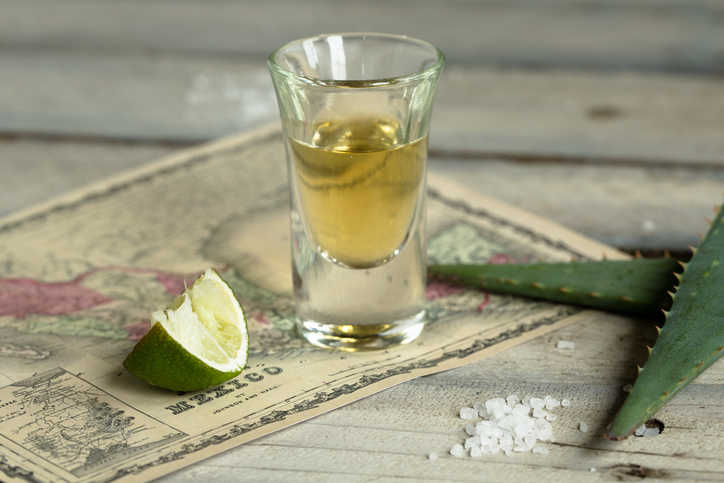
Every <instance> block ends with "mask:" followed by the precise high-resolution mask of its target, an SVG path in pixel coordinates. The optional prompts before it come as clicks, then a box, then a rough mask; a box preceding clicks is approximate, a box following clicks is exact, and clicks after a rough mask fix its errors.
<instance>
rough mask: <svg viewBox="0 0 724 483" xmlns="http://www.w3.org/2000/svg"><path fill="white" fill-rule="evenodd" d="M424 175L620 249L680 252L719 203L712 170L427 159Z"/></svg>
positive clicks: (723, 174)
mask: <svg viewBox="0 0 724 483" xmlns="http://www.w3.org/2000/svg"><path fill="white" fill-rule="evenodd" d="M722 132H724V131H722ZM430 169H433V170H435V171H437V172H439V173H440V174H442V175H444V176H447V177H448V178H450V179H453V180H454V181H457V182H458V183H460V184H462V185H463V186H467V187H469V188H473V189H475V190H478V191H480V192H481V193H483V194H485V195H488V196H492V197H495V198H498V199H501V200H503V201H505V202H507V203H510V204H512V205H516V206H519V207H521V208H524V209H526V210H528V211H531V212H533V213H535V214H537V215H540V216H543V217H545V218H549V219H551V220H553V221H555V222H557V223H560V224H562V225H564V226H567V227H569V228H573V229H574V230H576V231H579V232H581V233H584V234H585V235H587V236H589V237H591V238H594V239H596V240H599V241H602V242H604V243H607V244H609V245H612V246H616V247H619V248H627V249H637V248H639V249H645V248H668V249H671V250H677V251H688V246H690V245H692V246H698V245H699V243H700V241H701V240H700V238H699V235H698V234H699V233H706V231H707V230H708V225H707V224H706V222H705V219H706V218H709V219H711V218H712V217H713V216H714V215H713V212H712V207H713V206H714V205H721V204H722V201H723V200H722V190H723V189H724V188H723V187H724V171H722V170H720V169H714V168H701V169H699V168H686V167H684V166H678V167H674V166H646V165H634V166H626V165H608V164H598V165H597V164H578V165H576V164H567V163H546V162H536V161H531V162H509V161H501V160H496V159H495V158H491V159H488V160H481V161H473V160H455V159H445V160H438V159H434V158H433V159H432V160H431V161H430Z"/></svg>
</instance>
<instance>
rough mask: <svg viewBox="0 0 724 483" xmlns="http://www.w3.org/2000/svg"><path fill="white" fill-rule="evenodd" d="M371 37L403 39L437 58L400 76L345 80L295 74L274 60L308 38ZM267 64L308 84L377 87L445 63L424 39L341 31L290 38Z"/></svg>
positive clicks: (412, 77)
mask: <svg viewBox="0 0 724 483" xmlns="http://www.w3.org/2000/svg"><path fill="white" fill-rule="evenodd" d="M335 36H338V37H348V38H349V37H361V38H365V37H373V38H385V39H392V40H397V41H404V42H406V43H409V44H414V45H418V46H422V47H425V48H427V49H429V50H430V51H431V52H433V53H434V54H435V55H436V56H437V60H436V61H435V63H434V64H432V65H431V66H429V67H426V68H424V69H421V70H418V71H415V72H412V73H410V74H405V75H401V76H395V77H382V78H379V79H366V80H362V79H345V80H335V79H326V78H320V77H311V76H306V75H302V74H297V73H295V72H291V71H289V70H287V69H285V68H283V67H282V66H280V65H279V64H278V63H277V62H276V56H277V55H278V54H279V53H280V52H282V51H283V50H285V49H288V48H290V47H292V46H294V45H298V44H301V43H303V42H307V41H309V40H319V39H325V38H328V37H335ZM267 64H268V66H269V69H270V70H271V71H272V72H276V73H280V74H284V75H290V76H292V77H294V78H296V79H299V80H300V81H302V82H304V83H305V84H310V85H316V86H323V87H350V88H354V87H379V86H389V85H394V84H402V83H406V82H411V81H414V80H417V79H421V78H425V77H427V75H428V74H429V73H430V72H433V71H437V70H440V69H441V68H442V66H443V65H444V64H445V54H443V52H442V51H441V50H440V49H438V48H437V47H435V46H434V45H433V44H431V43H429V42H426V41H424V40H420V39H416V38H414V37H408V36H407V35H397V34H384V33H376V32H342V33H332V34H320V35H313V36H311V37H305V38H301V39H297V40H292V41H291V42H289V43H286V44H284V45H282V46H281V47H279V48H278V49H276V50H274V52H272V53H271V54H269V58H268V59H267Z"/></svg>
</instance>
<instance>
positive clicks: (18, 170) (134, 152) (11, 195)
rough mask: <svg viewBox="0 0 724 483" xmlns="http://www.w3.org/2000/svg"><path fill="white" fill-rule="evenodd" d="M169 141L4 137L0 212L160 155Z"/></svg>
mask: <svg viewBox="0 0 724 483" xmlns="http://www.w3.org/2000/svg"><path fill="white" fill-rule="evenodd" d="M175 149H178V148H174V147H170V146H158V145H156V146H154V145H127V144H111V143H88V142H71V141H64V142H57V141H56V142H52V141H33V140H16V141H4V142H0V216H3V215H6V214H9V213H11V212H13V211H17V210H20V209H22V208H27V207H30V206H32V205H34V204H36V203H40V202H42V201H46V200H48V199H50V198H52V197H55V196H58V195H61V194H63V193H65V192H67V191H70V190H72V189H76V188H80V187H82V186H84V185H86V184H89V183H91V182H93V181H97V180H99V179H103V178H106V177H109V176H112V175H113V174H116V173H118V172H121V171H124V170H127V169H131V168H133V167H135V166H140V165H141V164H144V163H147V162H149V161H153V160H155V159H158V158H159V157H161V156H163V155H165V154H168V153H170V152H172V151H174V150H175Z"/></svg>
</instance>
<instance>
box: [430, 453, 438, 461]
mask: <svg viewBox="0 0 724 483" xmlns="http://www.w3.org/2000/svg"><path fill="white" fill-rule="evenodd" d="M428 458H430V459H431V460H436V459H437V453H430V456H428Z"/></svg>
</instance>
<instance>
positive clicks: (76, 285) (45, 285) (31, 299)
mask: <svg viewBox="0 0 724 483" xmlns="http://www.w3.org/2000/svg"><path fill="white" fill-rule="evenodd" d="M222 270H223V269H222ZM102 271H119V272H125V273H141V274H153V275H155V276H156V280H158V282H159V283H160V284H161V285H162V286H163V288H164V289H165V290H166V291H167V292H168V293H170V294H172V295H178V294H179V293H181V292H183V290H184V288H185V287H186V284H187V281H188V283H189V284H190V283H191V282H193V281H194V280H195V279H196V277H198V275H200V274H201V272H199V273H194V274H178V273H173V272H165V271H162V270H154V269H148V268H135V267H120V266H109V267H98V268H93V269H91V270H88V271H87V272H83V273H82V274H80V275H78V276H77V277H76V278H74V279H73V280H69V281H65V282H42V281H39V280H34V279H31V278H0V316H1V315H9V316H11V317H15V318H18V319H24V318H25V317H27V316H28V315H31V314H37V315H68V314H71V313H73V312H79V311H81V310H86V309H90V308H92V307H95V306H98V305H102V304H106V303H108V302H112V300H111V299H109V298H107V297H105V296H104V295H102V294H100V293H98V292H96V291H94V290H92V289H90V288H88V287H85V286H83V285H82V282H83V280H84V279H86V278H88V277H89V276H91V275H93V274H95V273H98V272H102ZM139 324H141V323H139ZM139 324H134V325H132V326H130V327H132V328H133V330H132V331H130V333H131V335H133V334H135V333H136V326H138V325H139ZM143 324H145V326H144V327H145V329H143V330H144V333H145V331H146V330H147V329H148V322H144V323H143ZM140 330H141V329H140V328H139V329H138V331H139V332H140ZM141 335H142V334H141Z"/></svg>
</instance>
